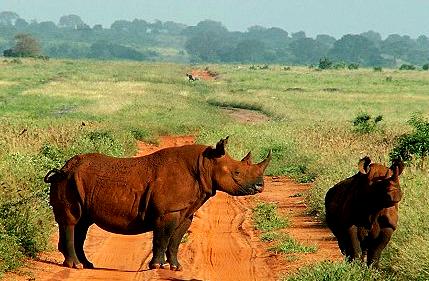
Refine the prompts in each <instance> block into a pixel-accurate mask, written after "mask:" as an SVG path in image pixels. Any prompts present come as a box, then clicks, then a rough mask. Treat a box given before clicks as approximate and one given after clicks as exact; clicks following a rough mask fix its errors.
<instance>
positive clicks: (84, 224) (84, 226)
mask: <svg viewBox="0 0 429 281" xmlns="http://www.w3.org/2000/svg"><path fill="white" fill-rule="evenodd" d="M91 224H92V223H91V222H89V221H88V220H87V219H85V218H83V217H82V218H81V219H80V220H79V222H78V223H77V224H76V227H75V236H74V239H75V250H76V255H77V257H78V259H79V261H81V262H82V264H83V267H84V268H89V269H93V268H94V265H93V264H92V263H91V262H90V261H89V260H88V259H87V258H86V256H85V252H84V250H83V245H84V243H85V239H86V234H87V233H88V228H89V227H90V226H91Z"/></svg>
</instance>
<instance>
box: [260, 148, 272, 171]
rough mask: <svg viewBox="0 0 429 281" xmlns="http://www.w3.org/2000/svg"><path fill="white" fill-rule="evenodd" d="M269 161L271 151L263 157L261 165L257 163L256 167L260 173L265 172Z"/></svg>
mask: <svg viewBox="0 0 429 281" xmlns="http://www.w3.org/2000/svg"><path fill="white" fill-rule="evenodd" d="M270 161H271V150H270V152H268V155H267V157H265V159H264V160H263V161H262V162H261V163H259V164H258V166H259V167H260V168H261V169H262V171H265V169H266V168H267V166H268V164H270Z"/></svg>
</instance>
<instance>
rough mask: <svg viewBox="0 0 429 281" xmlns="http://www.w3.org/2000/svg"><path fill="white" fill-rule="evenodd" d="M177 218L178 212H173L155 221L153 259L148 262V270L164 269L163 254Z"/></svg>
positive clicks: (175, 226) (176, 223)
mask: <svg viewBox="0 0 429 281" xmlns="http://www.w3.org/2000/svg"><path fill="white" fill-rule="evenodd" d="M179 217H180V213H179V212H173V213H168V214H165V215H164V216H162V217H159V218H157V219H156V222H155V228H154V230H153V240H152V244H153V249H152V252H153V257H152V260H151V261H150V262H149V268H150V269H157V268H164V267H165V266H166V263H165V252H166V251H167V246H168V244H169V243H170V239H171V237H172V235H173V232H174V230H175V229H176V228H177V225H178V220H179Z"/></svg>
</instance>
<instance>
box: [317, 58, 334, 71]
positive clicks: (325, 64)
mask: <svg viewBox="0 0 429 281" xmlns="http://www.w3.org/2000/svg"><path fill="white" fill-rule="evenodd" d="M333 64H334V63H333V62H332V61H331V60H330V59H328V58H327V57H324V58H321V59H320V60H319V69H331V68H332V66H333Z"/></svg>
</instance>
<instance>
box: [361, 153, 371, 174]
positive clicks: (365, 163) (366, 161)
mask: <svg viewBox="0 0 429 281" xmlns="http://www.w3.org/2000/svg"><path fill="white" fill-rule="evenodd" d="M370 164H371V159H370V158H369V157H368V156H365V157H364V158H362V159H360V160H359V164H358V168H359V172H361V173H362V174H364V175H365V174H368V172H369V165H370Z"/></svg>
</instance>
